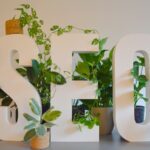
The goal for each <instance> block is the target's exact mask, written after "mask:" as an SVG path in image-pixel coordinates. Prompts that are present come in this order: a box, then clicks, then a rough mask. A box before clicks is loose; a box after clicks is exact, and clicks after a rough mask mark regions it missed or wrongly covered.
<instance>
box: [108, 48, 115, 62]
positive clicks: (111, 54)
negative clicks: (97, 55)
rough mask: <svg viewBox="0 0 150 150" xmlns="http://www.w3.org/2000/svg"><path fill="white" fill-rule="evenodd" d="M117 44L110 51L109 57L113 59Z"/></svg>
mask: <svg viewBox="0 0 150 150" xmlns="http://www.w3.org/2000/svg"><path fill="white" fill-rule="evenodd" d="M115 48H116V47H115V46H114V47H113V48H112V49H111V51H110V52H109V59H110V60H111V61H112V57H113V53H114V50H115Z"/></svg>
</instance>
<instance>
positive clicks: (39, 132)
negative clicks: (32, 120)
mask: <svg viewBox="0 0 150 150" xmlns="http://www.w3.org/2000/svg"><path fill="white" fill-rule="evenodd" d="M35 131H36V134H37V136H44V135H45V133H46V128H45V126H44V125H42V124H40V125H39V126H38V127H37V128H36V129H35Z"/></svg>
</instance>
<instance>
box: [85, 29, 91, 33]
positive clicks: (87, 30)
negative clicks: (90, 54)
mask: <svg viewBox="0 0 150 150" xmlns="http://www.w3.org/2000/svg"><path fill="white" fill-rule="evenodd" d="M92 31H93V30H90V29H85V30H84V33H85V34H88V33H91V32H92Z"/></svg>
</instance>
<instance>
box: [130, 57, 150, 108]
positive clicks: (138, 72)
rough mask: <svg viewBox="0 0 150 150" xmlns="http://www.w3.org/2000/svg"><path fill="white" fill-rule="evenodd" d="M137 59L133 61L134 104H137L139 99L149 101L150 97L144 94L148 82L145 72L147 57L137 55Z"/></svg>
mask: <svg viewBox="0 0 150 150" xmlns="http://www.w3.org/2000/svg"><path fill="white" fill-rule="evenodd" d="M136 58H137V59H136V60H135V61H134V63H133V68H132V70H131V74H132V75H133V77H134V104H135V106H136V104H137V102H138V101H139V100H144V101H145V102H147V101H148V98H146V97H145V96H144V94H143V93H142V90H143V89H144V88H145V87H146V84H147V82H148V79H147V77H146V76H145V73H144V68H145V59H144V57H142V56H137V57H136Z"/></svg>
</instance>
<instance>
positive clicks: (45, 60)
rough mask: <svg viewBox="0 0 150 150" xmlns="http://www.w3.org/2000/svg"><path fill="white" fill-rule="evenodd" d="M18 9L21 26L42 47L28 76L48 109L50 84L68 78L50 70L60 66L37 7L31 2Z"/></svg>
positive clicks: (27, 70) (61, 82)
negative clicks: (31, 4)
mask: <svg viewBox="0 0 150 150" xmlns="http://www.w3.org/2000/svg"><path fill="white" fill-rule="evenodd" d="M17 10H19V11H20V17H19V20H20V23H21V26H22V27H23V28H25V27H26V28H27V31H28V34H29V36H31V37H32V38H33V39H34V40H35V42H36V44H37V45H39V46H40V48H41V52H40V53H39V55H38V56H39V60H32V67H30V68H26V76H27V77H28V79H29V81H30V82H31V83H32V84H33V85H34V86H35V88H36V89H37V91H38V93H39V94H40V97H41V100H42V105H43V106H44V109H45V107H46V109H47V108H48V107H49V106H50V99H51V95H50V84H51V83H54V84H59V85H61V84H65V83H66V79H65V78H64V77H63V76H62V75H61V74H60V73H59V72H56V71H50V70H51V68H52V67H53V66H55V69H57V68H58V66H57V65H55V64H53V63H52V60H51V57H50V50H51V40H50V37H49V36H48V35H46V33H45V32H44V31H43V30H42V26H43V24H44V22H43V21H42V20H41V19H39V18H38V16H37V12H36V11H35V9H34V8H32V7H31V6H30V5H29V4H22V5H21V7H20V8H17ZM53 28H54V27H53ZM24 72H25V70H24ZM44 111H45V110H44Z"/></svg>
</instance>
